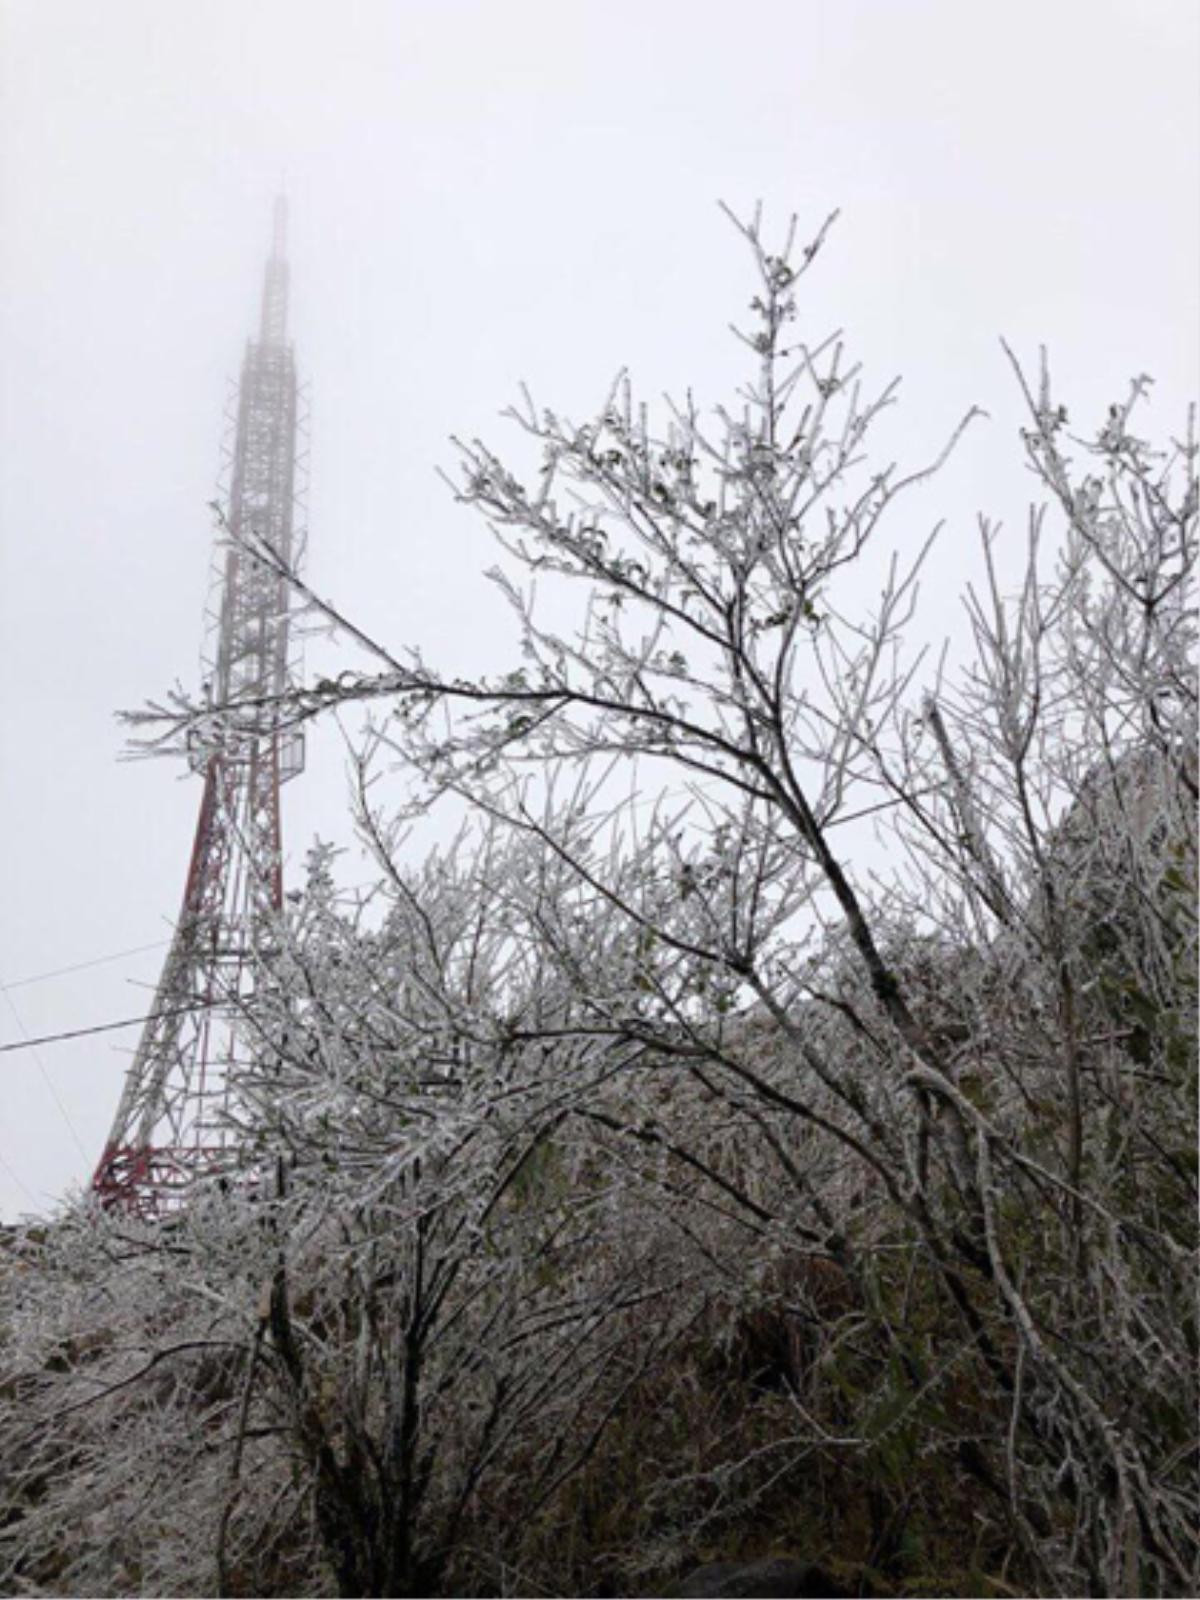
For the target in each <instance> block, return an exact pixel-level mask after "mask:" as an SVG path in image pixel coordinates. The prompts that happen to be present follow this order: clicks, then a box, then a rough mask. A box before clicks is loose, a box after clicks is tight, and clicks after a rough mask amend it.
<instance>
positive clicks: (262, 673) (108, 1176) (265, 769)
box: [92, 197, 304, 1217]
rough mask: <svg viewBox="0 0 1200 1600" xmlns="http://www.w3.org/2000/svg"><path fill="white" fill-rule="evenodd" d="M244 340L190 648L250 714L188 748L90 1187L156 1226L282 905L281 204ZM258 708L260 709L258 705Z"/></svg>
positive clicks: (214, 1168) (286, 410) (293, 534)
mask: <svg viewBox="0 0 1200 1600" xmlns="http://www.w3.org/2000/svg"><path fill="white" fill-rule="evenodd" d="M273 224H274V226H273V238H272V245H271V252H270V255H269V257H268V260H267V266H266V273H265V277H264V282H263V294H262V316H261V320H260V323H259V330H258V338H257V339H254V340H251V341H250V342H249V343H248V344H247V346H246V353H245V357H244V359H243V362H242V371H241V378H240V381H239V384H238V390H237V406H236V412H235V414H234V416H233V417H232V418H231V421H232V422H233V434H232V445H231V446H227V452H226V469H227V472H228V485H227V496H226V507H225V515H224V517H223V526H222V528H221V530H220V531H219V533H218V537H217V540H216V544H215V547H214V556H213V582H212V586H211V590H210V603H209V611H208V627H207V637H206V643H205V651H204V655H205V663H204V664H205V671H206V674H207V681H206V685H205V693H206V698H207V700H208V703H209V704H210V705H215V706H219V705H224V704H228V703H229V702H230V701H238V702H240V703H241V704H242V705H243V706H245V705H247V704H249V705H250V706H251V707H254V706H259V709H257V710H254V711H253V712H252V713H251V714H249V715H247V714H242V715H240V716H239V719H238V728H237V731H236V733H231V734H229V735H227V736H223V737H221V738H219V739H218V740H217V741H216V742H215V743H211V744H209V743H206V744H205V745H203V746H197V748H196V749H195V751H194V752H193V755H192V758H191V765H192V767H193V770H194V771H196V772H198V773H199V774H200V775H201V776H202V777H203V780H204V791H203V794H202V796H201V800H200V816H199V820H198V822H197V824H196V834H195V842H194V843H193V846H192V855H191V861H190V863H189V866H188V872H187V881H186V884H185V887H184V893H183V905H182V908H181V910H180V914H179V919H178V921H177V923H176V925H175V932H174V937H173V939H172V941H171V946H170V950H169V951H168V954H167V958H166V961H165V963H164V965H163V970H162V975H161V977H160V979H159V983H158V988H157V991H156V993H155V997H154V1003H153V1006H152V1007H151V1011H150V1015H149V1018H148V1020H147V1021H146V1023H145V1025H144V1028H143V1032H142V1035H141V1039H140V1041H139V1043H138V1047H137V1050H136V1052H135V1054H134V1058H133V1063H132V1065H131V1067H130V1069H129V1072H128V1075H127V1077H126V1081H125V1087H124V1092H123V1093H122V1095H121V1099H120V1103H119V1104H118V1106H117V1111H116V1115H115V1117H114V1118H113V1123H112V1129H111V1132H110V1133H109V1137H108V1142H107V1144H106V1145H105V1147H104V1153H103V1155H102V1156H101V1158H100V1162H99V1164H98V1166H97V1167H96V1171H95V1174H94V1176H93V1178H92V1191H93V1193H94V1195H95V1196H96V1198H97V1199H98V1200H99V1202H100V1204H102V1205H103V1206H105V1207H112V1208H120V1209H123V1210H128V1211H130V1212H133V1213H135V1214H137V1215H141V1216H148V1217H152V1216H158V1215H161V1214H162V1213H163V1212H164V1211H166V1210H170V1209H171V1208H172V1207H173V1206H175V1205H177V1204H179V1203H180V1202H181V1200H182V1199H183V1198H184V1197H185V1196H186V1194H187V1192H188V1190H189V1189H190V1188H191V1187H192V1186H193V1185H195V1183H196V1182H197V1181H199V1180H204V1179H210V1178H213V1177H214V1176H218V1175H219V1174H220V1173H221V1172H222V1171H224V1170H226V1169H227V1168H228V1167H229V1166H230V1164H231V1161H232V1158H233V1148H232V1146H233V1142H234V1141H233V1134H234V1129H235V1123H236V1110H237V1108H236V1107H235V1106H234V1105H233V1104H232V1103H231V1089H230V1081H229V1080H230V1069H231V1067H232V1066H233V1065H234V1063H235V1062H236V1060H237V1053H238V1051H239V1050H240V1049H241V1048H242V1046H241V1044H240V1035H239V1031H238V1027H237V1017H238V1013H239V1010H240V1009H241V1007H242V1005H243V1004H244V1002H245V1000H246V998H247V997H248V994H249V992H250V987H251V983H252V975H253V971H254V966H255V962H256V960H258V959H261V958H263V957H264V956H269V952H270V945H271V941H272V940H273V939H274V938H275V937H276V929H277V927H278V918H279V913H280V911H281V909H282V901H283V885H282V858H281V848H280V815H279V793H280V789H281V787H282V785H283V784H284V783H286V782H287V781H288V779H289V778H293V777H295V776H296V774H297V773H298V772H300V771H301V769H302V767H303V765H304V745H303V735H302V734H300V733H299V732H298V731H297V730H295V729H283V728H280V727H279V726H278V712H277V709H276V707H275V705H274V703H273V702H274V700H275V697H277V696H278V695H280V694H281V693H282V692H283V691H284V690H285V689H286V688H287V687H288V685H289V683H290V682H291V681H292V680H293V672H292V659H291V650H292V640H291V632H290V629H289V600H290V590H289V586H288V583H287V581H286V579H285V578H283V577H281V576H280V575H279V571H278V568H277V566H276V565H275V563H268V562H264V561H262V560H260V559H258V558H257V557H256V556H255V555H254V554H253V553H252V548H251V546H253V545H254V544H260V545H261V544H265V545H267V546H269V548H270V549H271V550H272V551H273V552H274V553H275V555H276V556H277V557H278V558H279V561H280V563H281V564H283V565H285V566H287V567H289V568H294V567H295V565H297V564H298V562H299V559H300V556H301V554H302V546H303V539H304V534H303V529H302V528H301V527H300V525H299V523H300V517H299V505H300V501H299V485H298V480H297V465H298V458H297V423H298V414H297V412H298V397H297V385H296V368H295V362H294V359H293V354H292V347H291V344H290V343H289V342H288V337H287V310H288V263H287V202H286V201H285V200H284V199H283V198H282V197H281V198H279V199H277V200H276V201H275V208H274V218H273ZM260 703H261V704H260Z"/></svg>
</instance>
